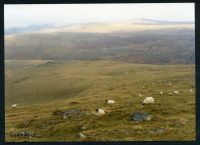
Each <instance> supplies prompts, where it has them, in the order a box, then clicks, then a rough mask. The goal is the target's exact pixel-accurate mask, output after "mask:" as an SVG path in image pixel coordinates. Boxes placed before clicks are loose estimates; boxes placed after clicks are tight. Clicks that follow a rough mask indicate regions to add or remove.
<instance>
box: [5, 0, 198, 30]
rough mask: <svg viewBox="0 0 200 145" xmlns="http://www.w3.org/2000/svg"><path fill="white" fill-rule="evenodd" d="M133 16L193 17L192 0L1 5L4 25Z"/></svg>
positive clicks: (173, 19) (183, 18)
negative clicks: (184, 0) (186, 0)
mask: <svg viewBox="0 0 200 145" xmlns="http://www.w3.org/2000/svg"><path fill="white" fill-rule="evenodd" d="M134 18H145V19H154V20H162V21H194V3H155V4H150V3H148V4H147V3H146V4H40V5H39V4H34V5H4V23H5V28H10V27H24V26H30V25H41V24H54V25H65V24H73V23H89V22H110V21H122V20H131V19H134Z"/></svg>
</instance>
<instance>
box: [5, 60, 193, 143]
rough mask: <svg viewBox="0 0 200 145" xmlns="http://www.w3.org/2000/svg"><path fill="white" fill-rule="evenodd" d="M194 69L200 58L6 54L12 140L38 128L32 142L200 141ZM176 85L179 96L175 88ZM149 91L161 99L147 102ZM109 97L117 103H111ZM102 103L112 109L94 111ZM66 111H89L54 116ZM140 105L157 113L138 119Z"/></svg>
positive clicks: (8, 115)
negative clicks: (148, 60) (190, 61)
mask: <svg viewBox="0 0 200 145" xmlns="http://www.w3.org/2000/svg"><path fill="white" fill-rule="evenodd" d="M194 73H195V72H194V65H144V64H131V63H123V62H111V61H50V60H25V61H24V60H17V61H12V60H10V61H6V73H5V74H6V84H5V85H6V86H5V87H6V97H5V99H6V141H30V139H29V138H23V137H15V138H13V137H10V133H13V132H23V131H26V132H34V133H35V134H36V135H37V136H36V137H33V138H32V139H31V141H108V140H109V141H112V140H114V141H137V140H142V141H144V140H145V141H152V140H154V141H155V140H194V139H195V84H194V82H195V81H194V79H195V74H194ZM169 83H171V84H172V85H169ZM190 89H193V92H191V91H190ZM175 90H178V91H179V92H180V95H175V94H170V93H173V91H175ZM160 91H163V95H161V94H160ZM139 94H142V96H140V95H139ZM145 96H153V97H154V98H155V104H154V105H152V106H142V100H143V99H144V97H145ZM106 99H113V100H115V101H116V103H115V104H113V105H111V106H108V105H106V104H105V100H106ZM14 103H17V104H18V107H17V108H16V109H12V108H11V104H14ZM96 108H104V109H105V110H106V111H107V113H106V115H105V116H102V117H98V116H95V115H94V111H95V109H96ZM61 110H81V112H82V113H81V115H80V116H75V117H72V118H70V119H63V118H62V117H59V116H55V114H56V112H58V113H59V111H61ZM137 111H142V112H143V111H146V112H148V113H150V114H152V120H151V121H145V122H139V123H138V122H135V121H131V120H130V116H131V114H132V113H133V112H137ZM79 133H83V134H84V135H85V136H86V138H80V136H79V135H78V134H79Z"/></svg>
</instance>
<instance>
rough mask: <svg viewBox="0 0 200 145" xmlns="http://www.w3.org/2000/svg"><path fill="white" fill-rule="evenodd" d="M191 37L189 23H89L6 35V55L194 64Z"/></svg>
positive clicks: (13, 57)
mask: <svg viewBox="0 0 200 145" xmlns="http://www.w3.org/2000/svg"><path fill="white" fill-rule="evenodd" d="M194 37H195V36H194V25H193V24H190V23H189V24H188V23H186V24H182V23H169V22H168V23H164V22H160V23H159V22H157V21H156V22H155V23H152V22H151V23H147V22H146V21H145V22H143V21H142V22H140V23H133V22H132V21H131V22H118V23H89V24H82V25H72V26H69V27H60V28H51V29H44V30H39V31H34V32H30V33H20V34H15V35H9V36H6V37H5V58H6V59H10V60H26V59H36V60H37V59H45V60H46V59H47V60H48V59H50V60H51V59H53V60H107V61H122V62H131V63H140V64H141V63H145V64H194V62H195V55H194V54H195V43H194V41H195V38H194Z"/></svg>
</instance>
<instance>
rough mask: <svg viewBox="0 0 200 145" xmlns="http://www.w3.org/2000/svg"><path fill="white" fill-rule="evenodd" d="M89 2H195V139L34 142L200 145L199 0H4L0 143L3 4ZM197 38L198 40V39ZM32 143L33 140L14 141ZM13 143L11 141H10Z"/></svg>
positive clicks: (1, 113) (0, 63) (1, 131)
mask: <svg viewBox="0 0 200 145" xmlns="http://www.w3.org/2000/svg"><path fill="white" fill-rule="evenodd" d="M89 3H95V4H98V3H194V4H195V83H196V140H195V141H103V142H102V141H101V142H100V141H91V142H67V141H66V142H34V144H41V145H46V144H59V145H60V144H68V145H71V144H105V145H111V144H116V145H119V144H126V145H200V97H199V96H198V95H199V94H200V73H199V72H200V61H199V59H200V26H199V25H200V2H199V0H5V2H3V3H1V4H0V15H1V17H0V26H1V27H0V37H1V39H0V97H1V98H0V143H4V144H11V142H5V104H4V103H5V74H4V71H5V70H4V4H89ZM198 40H199V41H198ZM15 143H16V144H33V142H27V143H26V142H18V143H17V142H15ZM12 144H13V143H12Z"/></svg>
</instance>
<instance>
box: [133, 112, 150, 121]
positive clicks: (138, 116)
mask: <svg viewBox="0 0 200 145" xmlns="http://www.w3.org/2000/svg"><path fill="white" fill-rule="evenodd" d="M151 118H152V115H150V114H149V113H147V112H135V113H133V114H132V115H131V120H134V121H150V120H151Z"/></svg>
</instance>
